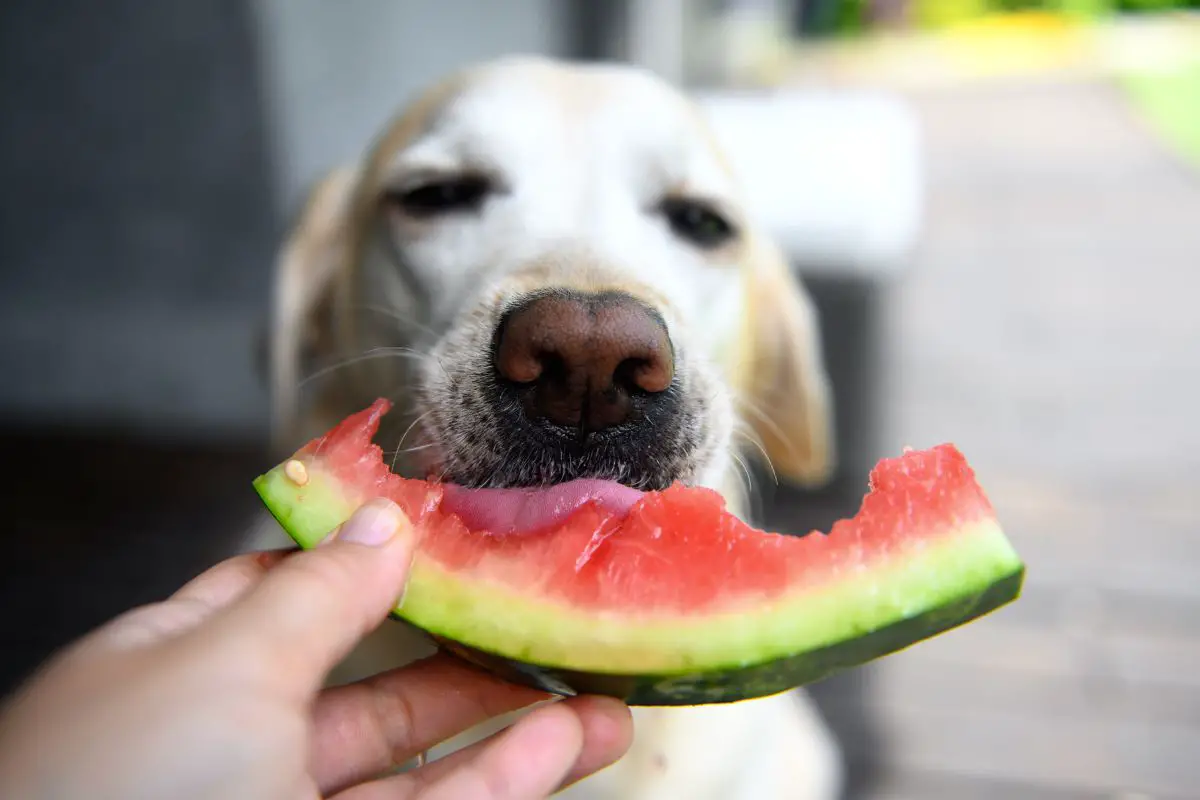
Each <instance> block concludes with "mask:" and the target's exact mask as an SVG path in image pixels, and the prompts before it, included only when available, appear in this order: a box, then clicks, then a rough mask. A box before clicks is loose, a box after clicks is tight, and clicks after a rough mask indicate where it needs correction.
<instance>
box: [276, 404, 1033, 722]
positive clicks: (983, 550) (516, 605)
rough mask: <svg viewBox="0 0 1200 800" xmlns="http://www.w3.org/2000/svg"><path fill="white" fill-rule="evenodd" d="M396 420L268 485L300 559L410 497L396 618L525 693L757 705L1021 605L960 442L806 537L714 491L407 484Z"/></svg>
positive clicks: (352, 428)
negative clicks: (763, 520)
mask: <svg viewBox="0 0 1200 800" xmlns="http://www.w3.org/2000/svg"><path fill="white" fill-rule="evenodd" d="M389 409H390V403H388V402H387V401H386V400H378V401H376V402H375V404H374V405H372V406H371V407H370V408H367V409H365V410H364V411H361V412H359V413H357V414H354V415H351V416H350V417H348V418H346V419H345V420H344V421H343V422H341V423H340V424H339V425H337V426H336V427H335V428H333V429H332V430H331V431H329V432H328V433H327V434H325V435H324V436H321V437H318V438H316V439H314V440H313V441H311V442H309V443H308V444H307V445H305V446H304V447H303V448H301V449H300V450H299V451H298V452H297V453H296V454H295V455H294V456H293V457H292V458H291V459H289V460H288V461H286V462H284V463H283V464H280V465H278V466H276V467H275V468H274V469H272V470H271V471H269V472H267V473H266V474H264V475H261V476H260V477H259V478H257V479H256V480H255V482H254V485H255V488H256V489H257V491H258V493H259V495H260V496H261V497H262V499H263V501H264V502H265V503H266V505H267V507H268V508H269V509H270V510H271V512H272V513H273V514H274V515H275V517H276V518H277V519H278V520H279V522H280V524H281V525H282V526H283V528H284V529H285V530H286V531H287V532H288V534H289V535H290V536H291V537H292V538H293V539H294V540H295V541H296V542H297V543H298V544H300V545H301V546H302V547H305V548H308V547H312V546H314V545H315V544H317V543H318V542H319V541H320V540H321V539H323V538H324V537H325V536H326V535H327V534H328V533H329V532H330V531H331V530H333V529H334V528H335V527H337V526H338V525H339V524H341V523H342V522H343V521H344V520H345V519H347V518H348V517H349V516H350V514H351V513H352V512H353V511H354V510H355V509H356V508H357V507H358V506H360V505H361V504H363V503H364V502H366V501H367V500H369V499H371V498H373V497H378V496H386V497H390V498H391V499H393V500H394V501H396V502H397V503H398V504H399V505H400V506H401V507H402V508H403V509H404V510H405V512H406V513H407V514H408V515H409V516H410V517H411V518H412V520H413V522H414V525H415V527H416V529H417V531H418V534H419V536H420V544H419V547H418V552H417V554H416V556H415V558H414V561H413V566H412V572H411V574H410V578H409V584H408V587H407V589H406V591H405V594H404V598H403V599H402V601H401V602H400V604H399V605H398V606H397V607H396V609H395V611H394V616H397V617H399V618H401V619H403V620H406V621H407V622H409V623H411V624H413V625H415V626H416V627H417V628H419V629H422V630H424V631H426V632H427V633H429V634H430V635H431V636H432V637H433V638H434V639H435V640H436V641H438V642H439V643H440V644H441V645H442V646H443V647H445V648H446V649H448V650H450V651H451V652H454V653H457V654H458V655H459V656H461V657H464V658H466V659H468V660H470V661H473V662H474V663H476V664H478V665H481V666H483V667H485V668H487V669H489V670H491V671H493V672H495V673H497V674H500V675H502V676H504V677H506V678H508V679H510V680H514V681H518V682H521V683H524V684H527V685H532V686H535V687H538V688H541V689H545V690H549V691H552V692H556V693H559V694H568V695H569V694H584V693H587V694H597V693H599V694H607V695H612V696H615V697H620V698H622V699H623V700H625V701H626V702H628V703H630V704H633V705H698V704H704V703H722V702H732V701H736V700H742V699H747V698H752V697H761V696H765V695H770V694H776V693H779V692H782V691H786V690H788V689H791V688H794V687H797V686H801V685H804V684H806V683H810V682H812V681H815V680H818V679H820V678H823V677H826V676H827V675H829V674H831V673H833V672H837V671H840V670H842V669H846V668H849V667H854V666H858V665H860V664H864V663H866V662H868V661H871V660H874V659H876V658H879V657H881V656H884V655H887V654H889V653H892V652H895V651H897V650H901V649H903V648H906V647H908V646H910V645H912V644H915V643H917V642H919V641H922V640H924V639H927V638H929V637H931V636H934V635H936V634H939V633H942V632H943V631H946V630H949V629H951V628H954V627H957V626H959V625H962V624H964V623H966V622H969V621H971V620H973V619H976V618H978V617H980V616H982V615H984V614H986V613H988V612H990V611H992V610H994V609H996V608H998V607H1000V606H1002V605H1004V604H1006V603H1008V602H1011V601H1012V600H1015V599H1016V598H1017V597H1018V596H1019V594H1020V591H1021V587H1022V582H1023V580H1024V571H1025V569H1024V564H1023V563H1022V561H1021V559H1020V557H1019V556H1018V555H1017V553H1016V552H1015V550H1014V549H1013V547H1012V546H1011V544H1010V543H1009V541H1008V539H1007V538H1006V537H1005V535H1004V533H1003V531H1002V530H1001V528H1000V525H999V523H998V521H997V519H996V515H995V512H994V510H993V508H992V505H991V503H990V502H989V501H988V499H987V497H986V496H985V494H984V492H983V490H982V489H981V488H980V486H979V485H978V483H977V482H976V479H975V475H974V472H973V471H972V469H971V467H970V466H969V465H968V464H967V461H966V459H965V458H964V457H963V455H962V454H961V453H960V452H959V451H958V449H957V448H955V447H954V446H953V445H949V444H944V445H940V446H937V447H934V448H932V449H929V450H923V451H911V450H910V451H906V452H905V453H904V454H902V455H901V456H899V457H897V458H890V459H884V460H882V461H881V462H879V464H878V465H877V466H876V467H875V469H874V470H872V472H871V475H870V489H869V491H868V493H867V495H866V496H865V498H864V499H863V503H862V507H861V509H860V510H859V512H858V513H857V514H856V515H855V516H854V517H853V518H851V519H847V520H842V521H839V522H838V523H836V524H835V525H834V526H833V528H832V530H831V531H830V532H829V533H828V534H824V533H820V532H813V533H810V534H809V535H807V536H803V537H795V536H786V535H781V534H775V533H766V532H762V531H758V530H755V529H753V528H751V527H750V526H748V525H746V524H745V523H743V522H742V521H741V520H739V519H738V518H736V517H735V516H733V515H732V514H730V513H728V511H726V509H725V505H724V501H723V499H722V498H721V497H720V495H718V494H717V493H715V492H712V491H710V490H707V489H703V488H688V487H684V486H679V485H677V486H673V487H671V488H668V489H666V490H664V491H661V492H647V493H641V492H636V491H634V490H630V489H627V488H626V487H620V486H617V485H616V484H609V483H607V482H603V481H576V482H572V484H567V485H564V486H560V487H553V488H552V489H549V490H537V489H515V490H503V489H500V490H495V489H493V490H469V489H463V488H462V487H451V486H444V485H439V484H436V483H430V482H426V481H419V480H410V479H406V478H401V477H400V476H398V475H395V474H394V473H392V472H391V471H390V470H389V469H388V467H387V465H386V464H385V463H384V461H383V458H382V455H383V454H382V451H381V449H380V448H379V447H378V446H377V445H375V444H373V443H372V442H371V439H372V437H373V436H374V434H375V432H376V430H377V429H378V426H379V420H380V417H381V416H382V415H383V414H385V413H386V412H387V411H388V410H389ZM299 476H302V479H300V480H297V477H299ZM456 511H457V512H461V515H460V513H455V512H456ZM464 517H465V518H466V520H467V521H468V522H470V523H472V524H471V525H468V524H464V520H463V518H464ZM481 522H490V523H491V524H490V527H481V526H480V524H479V523H481Z"/></svg>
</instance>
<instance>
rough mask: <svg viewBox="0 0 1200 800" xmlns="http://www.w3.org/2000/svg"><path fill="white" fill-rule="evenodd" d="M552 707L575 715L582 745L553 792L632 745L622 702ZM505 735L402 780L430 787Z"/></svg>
mask: <svg viewBox="0 0 1200 800" xmlns="http://www.w3.org/2000/svg"><path fill="white" fill-rule="evenodd" d="M555 707H561V708H564V709H570V710H571V711H572V712H573V713H574V714H575V715H576V717H577V719H578V720H579V724H580V726H581V729H582V732H583V745H582V747H581V749H580V751H579V753H578V754H577V756H576V758H575V761H574V763H573V764H571V765H570V768H569V769H567V770H566V772H565V773H564V774H563V776H562V777H561V779H560V780H559V783H558V784H556V785H555V787H554V789H553V790H552V791H555V792H557V791H559V790H561V789H564V788H566V787H567V786H570V785H571V784H573V783H576V782H578V781H580V780H582V779H584V778H586V777H587V776H589V775H592V774H594V773H596V772H598V771H600V770H602V769H604V768H605V767H607V766H609V765H610V764H612V763H614V762H615V761H616V760H617V759H619V758H621V756H623V755H625V752H626V751H627V750H629V746H630V744H631V743H632V742H633V719H632V716H631V715H630V713H629V708H628V706H626V705H625V704H624V703H622V702H620V701H618V700H614V699H612V698H610V697H572V698H571V699H569V700H563V701H560V702H558V703H556V704H555ZM548 708H550V707H549V706H547V707H546V708H545V709H538V710H536V711H534V712H531V713H530V714H529V716H531V717H532V716H535V715H538V714H542V713H544V711H545V710H547V709H548ZM527 718H528V717H526V719H527ZM522 721H523V720H522ZM506 733H507V732H506V731H502V732H501V733H498V734H496V735H494V736H492V737H489V738H488V739H486V740H484V741H482V742H479V743H477V744H474V745H472V746H470V747H466V748H463V749H462V750H459V751H458V752H456V753H451V754H450V755H448V756H446V757H445V758H442V759H439V760H437V761H435V762H433V763H432V764H428V765H427V766H424V767H422V768H421V769H419V770H416V771H415V772H412V773H410V774H409V775H406V776H405V777H408V778H410V779H413V780H415V781H416V782H417V783H418V784H419V785H421V786H431V785H433V784H434V783H436V782H437V781H439V780H441V779H442V778H443V777H445V776H447V775H449V774H451V773H453V772H455V771H457V770H459V769H461V768H462V767H463V766H464V765H465V764H468V763H471V762H472V761H473V760H474V759H476V758H477V756H478V755H479V754H480V753H482V752H485V751H487V750H488V749H490V748H491V747H492V746H493V745H494V743H495V742H497V741H498V740H499V739H501V738H502V737H503V736H505V735H506ZM530 755H531V754H529V753H526V754H525V758H527V759H528V758H529V757H530ZM532 757H533V759H534V760H536V759H537V758H538V757H539V756H538V753H537V752H536V751H534V752H533V753H532ZM420 796H421V797H424V795H420Z"/></svg>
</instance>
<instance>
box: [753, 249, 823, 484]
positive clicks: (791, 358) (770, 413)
mask: <svg viewBox="0 0 1200 800" xmlns="http://www.w3.org/2000/svg"><path fill="white" fill-rule="evenodd" d="M748 256H749V257H748V259H747V263H746V265H745V267H744V275H745V279H746V296H745V297H746V316H745V324H746V325H747V326H748V328H749V330H748V331H747V335H746V338H745V342H746V344H747V350H746V351H743V363H742V364H741V365H740V366H741V368H742V378H741V380H740V381H739V383H740V389H741V395H742V396H741V397H740V398H739V399H740V400H742V401H743V408H742V409H741V414H742V417H743V418H744V420H745V422H746V424H747V425H749V426H750V428H751V430H752V431H753V432H754V433H755V434H756V435H757V437H758V440H759V442H760V443H761V444H762V446H763V449H764V450H765V455H766V456H767V457H768V458H769V459H770V460H771V465H772V467H773V468H774V470H775V472H776V474H777V475H778V476H779V477H780V479H786V480H789V481H792V482H794V483H796V484H799V485H801V486H805V487H816V486H820V485H822V484H824V483H826V482H828V481H829V479H830V478H831V477H832V475H833V472H834V470H835V468H836V462H837V454H836V449H835V442H834V427H833V425H834V420H833V407H832V399H831V394H832V389H831V387H830V384H829V378H828V375H827V374H826V371H825V362H824V357H823V355H822V351H821V330H820V325H819V320H818V317H817V310H816V308H815V307H814V305H813V303H812V299H811V298H810V296H809V294H808V292H807V291H805V289H804V287H803V286H802V285H801V283H800V281H799V280H798V279H797V278H796V276H795V275H794V274H793V272H792V270H791V269H790V267H789V266H788V263H787V261H786V260H785V258H784V256H783V253H782V252H781V251H780V250H779V248H778V247H777V246H776V245H775V243H774V242H771V241H768V240H766V239H764V238H759V237H755V238H754V239H753V240H752V241H751V243H750V248H749V253H748Z"/></svg>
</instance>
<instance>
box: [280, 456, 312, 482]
mask: <svg viewBox="0 0 1200 800" xmlns="http://www.w3.org/2000/svg"><path fill="white" fill-rule="evenodd" d="M283 474H284V475H286V476H287V477H288V480H290V481H291V482H292V483H294V484H296V485H297V486H303V485H304V484H306V483H308V470H307V469H306V468H305V466H304V463H303V462H300V461H297V460H296V459H294V458H293V459H292V460H291V461H289V462H287V463H286V464H284V465H283Z"/></svg>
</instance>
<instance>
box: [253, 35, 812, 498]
mask: <svg viewBox="0 0 1200 800" xmlns="http://www.w3.org/2000/svg"><path fill="white" fill-rule="evenodd" d="M271 350H272V359H271V360H272V382H273V386H272V390H273V393H274V398H275V417H276V422H277V423H278V424H279V425H280V428H279V430H280V431H281V432H282V433H283V434H284V435H285V436H287V437H289V439H288V440H289V442H290V443H294V438H293V437H295V436H297V435H301V434H312V433H314V432H316V431H318V430H320V429H323V428H324V427H327V426H328V425H330V424H332V422H333V421H335V420H336V419H337V418H340V417H341V416H343V415H345V414H346V413H349V412H350V411H353V410H357V409H358V408H361V407H363V406H365V405H366V404H368V403H369V402H370V401H371V400H372V399H374V398H375V397H376V396H387V397H391V398H393V399H394V400H396V401H397V409H398V411H397V412H393V414H391V415H389V417H391V418H392V419H389V420H386V421H387V422H390V423H391V426H392V427H391V428H390V429H388V430H387V431H384V432H382V433H381V439H380V440H381V443H382V444H383V445H384V447H385V450H389V449H391V448H396V453H395V456H396V460H395V466H396V468H397V469H398V470H400V471H403V472H407V473H409V474H416V475H418V476H421V477H424V476H425V475H427V474H433V475H434V476H438V477H442V478H444V479H445V480H447V481H449V482H452V483H456V484H463V485H467V486H472V487H485V486H488V487H512V486H530V485H545V484H558V483H563V482H566V481H571V480H573V479H576V478H597V479H601V480H606V481H616V482H619V483H622V484H625V485H626V486H630V487H634V488H639V489H659V488H663V487H665V486H667V485H669V484H671V483H672V482H675V481H681V482H684V483H689V484H698V485H705V486H709V487H713V488H716V489H718V490H720V491H723V492H726V493H728V492H729V491H730V489H731V486H733V485H736V478H735V477H734V476H735V475H736V472H735V468H736V459H737V458H738V456H737V452H736V451H737V449H738V444H737V442H738V441H739V440H738V437H737V435H736V434H737V433H738V432H739V431H741V432H743V433H745V434H746V437H745V438H746V440H748V441H753V442H754V443H755V444H756V445H757V449H759V450H761V452H762V453H764V454H765V455H766V456H767V457H768V458H769V459H770V461H771V462H772V465H773V468H774V469H775V470H776V472H777V473H778V474H779V475H780V476H781V477H786V478H790V479H793V480H796V481H800V482H802V483H816V482H820V481H822V480H823V479H824V478H826V477H827V476H828V474H829V471H830V469H831V466H832V462H833V454H832V441H831V439H832V436H831V430H830V410H829V402H828V397H827V394H828V389H827V385H826V378H825V374H824V370H823V366H822V363H821V357H820V352H819V341H818V331H817V326H816V322H815V317H814V311H813V309H812V307H811V304H810V302H809V299H808V297H807V296H806V294H805V293H804V291H803V290H802V288H801V287H800V286H799V285H798V283H797V282H796V280H795V279H794V278H793V276H792V274H791V272H790V270H789V269H788V267H787V265H786V264H785V263H784V260H783V259H782V257H781V254H780V253H779V252H778V251H777V250H776V249H775V247H774V246H773V244H772V243H771V242H769V241H767V240H766V239H765V238H764V237H763V236H762V235H761V234H760V233H759V232H758V231H757V230H756V229H755V227H754V224H753V222H752V221H751V220H749V219H747V218H746V215H745V213H744V211H743V206H742V202H741V199H740V197H739V193H738V187H737V183H736V180H735V177H734V176H733V175H732V174H731V172H730V170H729V168H728V166H727V164H726V162H725V161H724V159H723V158H722V154H721V152H720V151H719V149H718V148H717V146H716V145H715V143H714V140H713V138H712V137H711V135H710V134H709V132H708V130H707V128H706V127H705V124H704V122H703V120H702V119H701V117H700V115H699V113H698V112H697V110H696V109H695V108H693V106H692V105H690V104H689V102H688V101H687V100H686V99H685V98H684V97H683V96H682V95H681V94H679V93H678V92H676V91H675V90H673V89H672V88H671V87H669V86H667V85H665V84H663V83H662V82H660V81H658V80H657V79H655V78H653V77H651V76H650V75H647V74H645V73H643V72H641V71H639V70H635V69H633V68H629V67H619V66H601V65H586V66H585V65H570V64H563V63H559V62H551V61H545V60H541V59H532V58H529V59H527V58H521V59H508V60H503V61H499V62H494V63H490V64H486V65H483V66H480V67H475V68H472V69H468V70H465V71H463V72H462V73H459V74H457V75H454V76H452V77H451V78H449V79H448V80H447V81H445V82H444V83H442V84H441V85H438V86H436V87H434V88H432V89H431V90H430V91H428V92H427V93H426V94H425V95H424V96H423V97H421V98H419V99H418V100H417V102H415V103H414V104H413V105H411V106H410V107H409V108H407V109H406V110H405V111H404V112H403V113H402V114H401V115H400V116H399V117H398V118H397V119H396V121H395V122H394V123H393V124H392V125H390V126H389V127H388V128H387V129H386V130H385V131H384V132H383V134H382V136H381V137H380V138H379V139H378V140H377V141H376V143H375V144H374V146H373V147H372V148H371V149H370V151H369V152H368V153H367V154H366V155H365V157H364V158H363V160H362V161H361V163H359V164H358V165H357V166H355V167H352V168H346V169H343V170H339V171H336V172H334V173H332V174H331V175H329V176H328V177H327V178H326V179H325V180H324V181H323V182H321V184H319V185H318V186H317V187H316V188H315V189H314V191H313V193H312V196H311V197H310V199H309V202H308V204H307V206H306V208H305V209H304V211H303V213H302V214H301V216H300V219H299V222H298V224H297V225H296V227H295V229H294V231H293V232H292V235H291V236H290V237H289V240H288V241H287V242H286V244H285V247H284V250H283V253H282V256H281V259H280V268H279V274H278V290H277V295H276V303H275V326H274V329H273V339H272V346H271ZM313 373H315V374H316V376H317V377H315V378H310V379H309V381H308V383H307V386H306V389H310V390H311V400H310V401H302V400H301V395H302V393H301V391H300V387H301V384H302V383H303V381H302V379H303V378H304V377H305V376H306V375H311V374H313ZM303 394H309V392H307V391H306V392H304V393H303ZM297 423H300V424H302V425H303V426H304V428H305V429H304V430H302V431H301V430H297V428H296V425H297Z"/></svg>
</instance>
